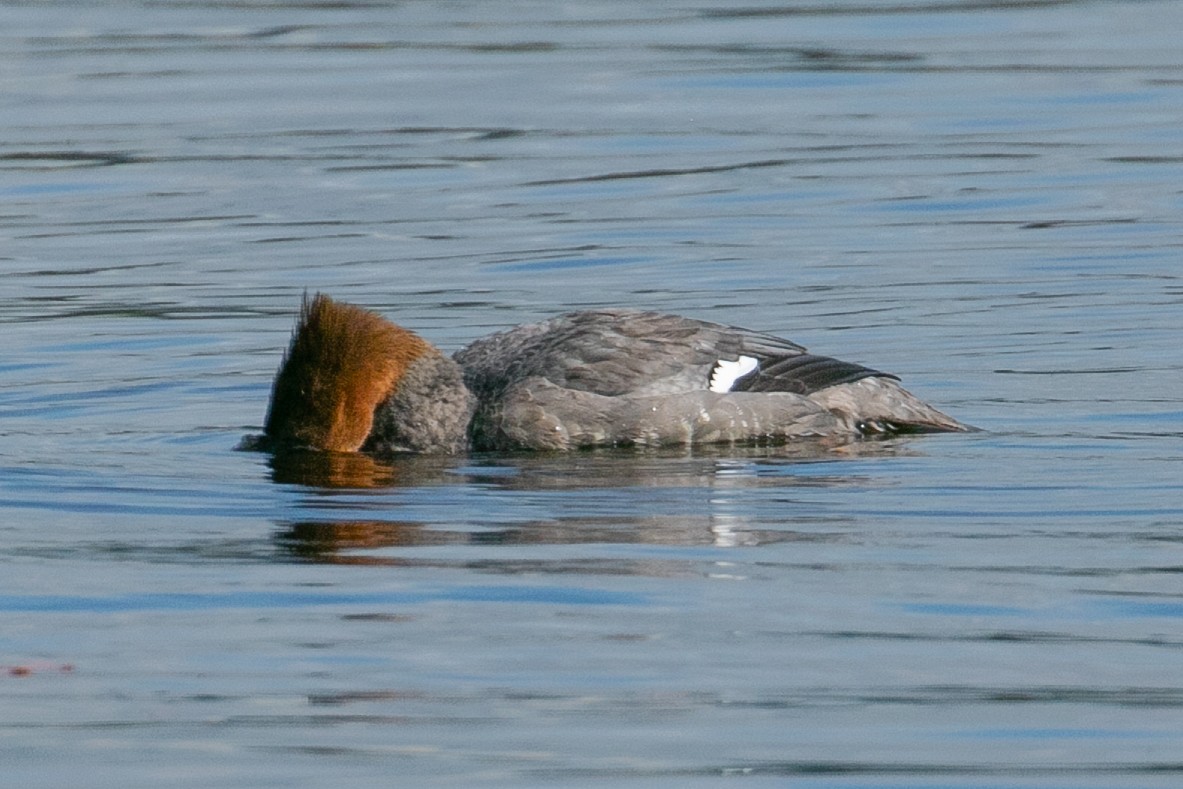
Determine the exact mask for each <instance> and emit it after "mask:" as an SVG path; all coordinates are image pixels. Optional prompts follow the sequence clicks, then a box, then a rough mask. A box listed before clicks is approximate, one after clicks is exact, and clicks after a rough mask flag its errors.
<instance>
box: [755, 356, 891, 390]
mask: <svg viewBox="0 0 1183 789" xmlns="http://www.w3.org/2000/svg"><path fill="white" fill-rule="evenodd" d="M759 362H760V366H759V367H758V368H756V369H755V370H753V371H752V372H750V373H748V374H747V375H745V376H742V377H741V378H739V379H737V380H736V381H735V383H734V384H733V385H732V386H731V391H733V392H795V393H796V394H801V395H808V394H812V393H813V392H816V391H818V390H820V389H825V388H827V387H830V386H837V385H839V384H848V383H852V382H854V381H858V380H860V379H862V378H870V377H872V376H878V377H880V378H895V379H896V380H897V381H898V380H899V379H898V378H896V376H894V375H891V374H889V373H883V372H880V371H878V370H872V369H871V368H870V367H863V366H862V365H861V364H855V363H853V362H844V361H842V360H841V359H832V358H830V357H829V356H814V355H813V354H809V353H805V354H797V355H796V356H782V357H780V358H772V359H760V360H759Z"/></svg>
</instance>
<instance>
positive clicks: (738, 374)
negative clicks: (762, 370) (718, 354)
mask: <svg viewBox="0 0 1183 789" xmlns="http://www.w3.org/2000/svg"><path fill="white" fill-rule="evenodd" d="M758 366H759V362H757V361H756V360H755V359H754V358H752V357H751V356H741V357H739V360H738V361H734V362H729V361H727V360H726V359H720V360H719V361H717V362H715V369H714V370H712V371H711V391H712V392H720V393H721V392H730V391H731V387H732V386H735V382H736V381H738V380H739V379H740V378H743V377H744V376H745V375H747V374H748V373H750V372H751V371H752V370H755V369H756V368H757V367H758Z"/></svg>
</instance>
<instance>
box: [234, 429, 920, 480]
mask: <svg viewBox="0 0 1183 789" xmlns="http://www.w3.org/2000/svg"><path fill="white" fill-rule="evenodd" d="M910 441H911V439H908V438H902V437H893V438H875V437H872V438H867V439H860V440H857V441H851V442H843V443H834V442H829V441H827V442H823V441H801V442H794V443H791V444H784V445H780V446H774V447H736V446H707V447H693V448H682V447H679V448H676V449H652V450H637V449H631V448H630V449H619V450H616V449H593V450H586V451H580V452H570V453H545V452H525V453H486V454H476V455H471V456H465V457H460V458H454V457H447V456H417V455H396V456H388V457H380V456H374V455H367V454H362V453H356V452H313V451H305V450H292V451H283V452H277V453H275V454H273V455H271V457H270V460H269V463H268V465H269V467H270V468H271V479H272V481H274V482H277V483H280V484H289V485H301V486H304V487H308V488H326V489H349V488H357V489H367V488H371V489H372V488H396V487H413V486H418V485H426V484H439V483H443V482H446V481H449V480H451V481H455V480H456V479H457V478H458V477H461V478H463V479H465V480H467V481H468V482H471V483H474V484H481V485H489V486H492V487H498V488H512V489H549V488H556V489H585V488H588V487H593V488H594V487H621V486H624V487H644V486H660V485H682V484H686V485H702V484H704V483H710V484H713V485H719V484H724V483H727V482H735V483H737V484H738V483H739V481H740V480H743V479H749V480H757V479H759V478H760V477H763V476H765V474H768V473H772V474H774V475H776V476H778V477H780V476H783V474H777V473H776V472H778V471H781V472H783V471H785V470H786V469H789V468H791V467H792V466H793V465H797V464H824V463H830V464H835V465H834V469H835V473H834V474H832V475H818V474H811V475H810V476H808V477H805V478H801V479H800V480H798V481H799V482H800V484H814V485H831V484H840V483H841V482H842V481H843V480H844V479H846V478H847V477H848V475H844V474H843V473H842V469H841V465H840V463H839V462H840V461H843V460H854V459H867V458H876V457H899V456H907V455H911V454H914V453H915V450H913V449H912V448H911V446H910ZM242 446H243V447H244V448H247V449H251V448H255V447H254V445H253V444H251V442H250V441H249V439H248V440H247V441H244V443H243V445H242Z"/></svg>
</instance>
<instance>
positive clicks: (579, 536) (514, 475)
mask: <svg viewBox="0 0 1183 789" xmlns="http://www.w3.org/2000/svg"><path fill="white" fill-rule="evenodd" d="M903 447H904V445H903V444H893V443H890V442H859V443H857V444H852V445H848V446H845V447H838V448H835V447H833V446H827V447H824V448H821V449H819V448H816V447H815V448H813V450H812V451H806V450H805V449H803V448H802V447H800V446H794V447H791V448H790V447H778V448H763V449H749V450H745V451H736V449H735V448H730V449H729V451H725V452H724V451H718V452H710V451H707V452H704V451H702V450H701V449H696V450H694V451H692V452H691V451H686V450H680V451H677V452H673V451H670V452H647V453H639V452H636V451H633V450H629V451H621V452H612V451H594V452H581V453H563V454H561V455H560V454H544V453H523V454H500V453H499V454H488V455H470V456H466V457H460V458H457V457H444V458H431V457H424V456H400V457H391V458H379V457H372V456H369V455H364V454H360V453H326V452H288V453H283V454H276V455H275V456H273V458H272V461H271V469H272V476H273V479H274V480H275V481H276V482H278V483H283V484H291V485H298V486H302V487H304V488H306V489H307V495H308V496H309V499H308V501H307V504H306V507H307V509H308V510H309V514H310V516H311V517H309V518H307V519H297V520H292V521H285V522H283V523H280V524H279V525H278V527H277V529H276V532H275V534H274V535H273V537H274V541H275V544H276V546H277V547H278V548H279V550H280V552H281V553H282V554H283V555H286V556H288V557H290V558H292V559H295V560H299V561H311V562H321V563H331V564H364V565H387V566H400V567H454V568H464V569H472V570H478V571H484V572H505V573H513V572H534V573H537V572H543V573H554V572H580V573H611V574H644V575H649V576H653V575H662V576H665V575H670V574H685V573H691V574H693V573H698V572H701V569H702V568H701V562H700V559H692V558H685V557H680V558H661V559H654V558H653V557H652V556H648V557H646V558H639V557H636V556H633V557H629V558H622V557H621V556H620V555H619V554H613V555H606V554H605V552H604V551H602V550H593V549H588V548H584V549H580V550H577V551H576V550H564V551H557V552H556V551H542V552H539V551H537V550H533V549H530V550H523V548H524V547H526V546H532V547H537V546H576V545H583V546H591V545H598V546H611V545H630V544H634V545H635V544H644V545H668V546H683V547H714V548H723V549H736V548H746V547H753V546H759V545H766V544H770V543H783V542H793V541H796V542H833V541H840V540H845V539H848V538H849V534H850V529H851V524H850V522H849V521H847V520H845V519H843V518H842V517H839V516H834V515H833V514H832V513H825V512H819V510H818V508H817V507H816V506H813V505H811V504H810V503H809V501H808V497H807V496H806V492H807V491H808V490H809V489H812V488H817V487H832V486H847V485H864V484H867V480H866V479H865V478H864V476H863V473H865V469H863V468H862V467H861V466H851V465H850V464H849V463H844V462H835V461H839V460H848V459H851V458H860V457H864V456H871V455H882V454H901V453H903V452H906V451H907V450H905V449H904V448H903ZM803 464H810V465H809V466H808V470H807V471H804V470H803V469H804V465H803ZM860 469H861V470H862V472H863V473H860ZM640 488H644V489H651V490H652V491H653V492H652V493H650V492H648V491H646V492H636V493H629V491H636V490H637V489H640ZM758 488H771V489H775V495H776V500H777V502H778V506H777V510H776V512H775V517H774V518H773V519H772V520H769V515H768V512H767V510H765V511H763V515H761V514H760V510H759V509H758V508H753V506H752V500H753V496H752V495H751V494H752V490H753V489H758ZM349 489H356V490H358V491H365V490H369V491H374V493H365V494H364V495H363V496H362V497H360V498H359V497H357V496H355V495H350V494H348V490H349ZM382 489H388V490H390V491H391V492H396V491H397V492H399V493H398V495H397V496H395V497H393V498H392V497H391V496H389V495H385V494H383V493H382V492H381V491H382ZM601 490H604V491H608V490H613V491H614V492H613V493H612V494H610V498H609V499H602V498H601V497H600V495H599V494H598V493H597V494H594V495H592V496H591V498H590V499H589V498H587V497H586V496H580V495H579V494H580V493H584V494H587V493H588V492H590V491H601ZM334 491H337V492H338V493H334V494H333V495H334V496H336V497H337V498H330V501H332V502H333V504H332V506H331V507H326V506H325V504H324V501H325V500H324V499H323V496H324V495H325V494H328V493H331V492H334ZM445 491H446V493H447V498H449V500H450V501H451V504H450V506H452V507H456V506H457V502H461V503H463V504H465V505H467V504H472V507H471V508H470V507H469V506H463V507H462V508H461V509H460V510H450V511H452V512H457V511H459V512H460V513H461V517H459V518H457V519H448V518H447V517H446V516H445V517H443V518H441V520H438V521H437V520H435V519H434V518H431V519H430V520H424V521H417V520H413V519H407V518H399V517H398V513H399V511H400V510H404V511H405V509H404V504H405V503H407V502H410V503H412V504H413V505H414V506H416V507H418V508H420V511H422V509H421V508H422V507H423V506H424V505H425V503H426V504H427V505H430V504H431V502H438V501H440V500H441V496H440V493H441V492H445ZM496 491H502V492H505V493H510V494H514V497H511V498H504V497H501V498H496V497H491V496H490V495H489V493H490V492H496ZM556 491H559V492H563V493H565V494H570V495H571V496H572V498H571V499H570V500H569V501H566V504H565V505H563V506H562V507H560V508H557V511H558V512H563V511H566V514H561V515H558V516H557V517H543V518H539V517H538V510H537V506H531V507H527V508H524V509H523V508H521V507H522V505H521V503H516V504H515V502H518V499H517V498H516V496H517V494H521V493H524V494H527V498H528V499H532V498H533V497H530V496H529V495H528V494H531V493H545V494H546V495H547V496H550V495H551V494H553V493H554V492H556ZM375 494H376V495H375ZM342 495H343V496H344V498H340V496H342ZM605 495H609V494H605ZM798 497H800V498H799V499H798ZM765 500H767V499H766V497H765ZM798 500H799V501H800V503H801V506H800V507H799V508H798V507H796V506H794V504H795V502H796V501H798ZM564 501H565V500H564ZM605 501H611V502H612V504H611V507H612V512H611V513H610V514H609V513H605V509H604V507H605V504H604V503H605ZM533 503H534V504H536V501H535V502H533ZM440 506H441V507H442V506H443V505H442V504H441V505H440ZM333 507H337V508H339V509H340V510H344V512H340V513H339V514H353V515H357V514H358V513H357V510H359V509H360V510H364V513H365V515H364V517H348V518H340V517H333V514H332V513H333V512H334V510H333ZM485 507H492V508H495V509H494V510H492V511H490V510H485V509H484V508H485ZM351 510H352V512H350V511H351ZM448 511H449V510H445V509H440V513H441V515H444V514H445V513H446V512H448ZM527 512H528V513H529V514H528V515H527ZM494 513H495V514H494ZM548 514H549V513H548ZM515 515H522V516H524V517H520V518H518V517H515ZM390 516H393V517H390ZM486 516H488V517H486ZM794 524H798V526H797V527H795V526H794ZM473 547H489V548H499V549H506V548H515V549H516V550H490V551H478V552H475V553H474V552H473V551H472V550H468V549H471V548H473ZM424 548H435V549H436V550H428V551H424V550H421V549H424ZM608 553H609V554H611V553H612V552H611V551H609V552H608Z"/></svg>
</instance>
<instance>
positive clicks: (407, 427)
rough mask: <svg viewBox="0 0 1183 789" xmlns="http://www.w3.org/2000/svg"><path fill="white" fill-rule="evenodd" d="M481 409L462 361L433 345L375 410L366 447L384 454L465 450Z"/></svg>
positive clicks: (408, 369)
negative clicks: (477, 409) (470, 428)
mask: <svg viewBox="0 0 1183 789" xmlns="http://www.w3.org/2000/svg"><path fill="white" fill-rule="evenodd" d="M475 407H476V398H475V397H473V395H472V393H471V392H469V390H468V387H467V386H465V385H464V375H463V373H462V371H461V369H460V365H458V364H456V362H454V361H453V360H451V359H449V358H448V357H447V356H444V355H443V354H442V353H441V352H440V351H439V349H437V348H435V347H434V346H429V347H428V350H427V351H426V352H425V353H423V354H421V355H420V356H418V357H417V358H416V359H415V360H414V361H413V362H411V363H410V364H409V365H408V366H407V369H406V371H405V372H404V373H403V375H402V376H401V377H400V378H399V379H398V382H397V385H396V387H395V389H394V390H393V391H392V392H391V393H390V395H389V396H387V397H386V399H385V400H383V401H382V402H381V403H379V404H378V407H377V408H376V409H375V410H374V422H373V427H372V428H371V429H370V435H369V437H368V438H367V439H366V442H365V444H364V445H363V446H362V449H363V451H366V452H375V453H379V454H386V453H394V452H421V453H456V452H463V451H464V450H465V449H467V447H468V424H469V422H470V421H471V419H472V413H473V410H474V409H475Z"/></svg>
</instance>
